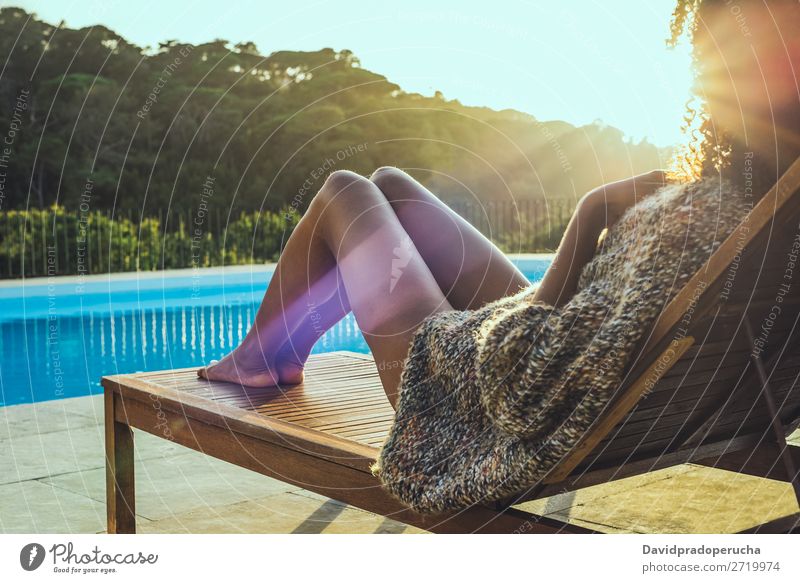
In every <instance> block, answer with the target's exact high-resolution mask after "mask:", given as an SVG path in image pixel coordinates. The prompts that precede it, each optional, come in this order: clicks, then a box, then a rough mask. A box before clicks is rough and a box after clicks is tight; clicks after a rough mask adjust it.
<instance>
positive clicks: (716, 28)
mask: <svg viewBox="0 0 800 583" xmlns="http://www.w3.org/2000/svg"><path fill="white" fill-rule="evenodd" d="M730 6H731V3H730V2H728V1H725V0H706V1H705V2H702V3H700V2H697V1H689V2H682V3H681V4H680V5H679V7H678V8H677V9H676V13H675V19H674V23H673V34H674V35H675V36H676V37H677V35H679V34H680V33H681V31H682V30H683V27H684V26H686V25H687V24H688V25H689V27H690V29H691V30H693V36H694V43H695V50H696V54H697V56H698V72H699V77H698V89H697V92H698V93H699V94H700V95H701V96H703V97H704V98H705V100H706V101H707V109H706V110H705V111H704V112H703V113H704V114H707V116H705V117H703V119H704V121H703V124H702V126H701V127H700V128H699V129H698V130H697V135H698V136H700V137H701V138H702V139H700V140H696V142H699V143H695V144H694V145H693V147H691V148H690V149H689V150H688V153H686V154H684V155H683V156H682V157H681V158H680V161H681V163H682V164H681V167H682V168H683V170H684V171H686V172H687V173H688V174H690V175H693V176H691V177H692V178H694V181H691V182H688V183H685V184H680V185H674V186H669V187H666V188H663V189H661V190H660V191H659V193H658V194H657V195H656V196H652V197H648V195H649V194H652V193H653V192H654V191H655V190H656V189H657V188H658V187H660V186H662V185H663V184H664V183H665V173H664V172H663V171H653V172H650V173H647V174H644V175H641V176H636V177H634V178H631V179H629V180H623V181H620V182H616V183H612V184H608V185H604V186H602V187H600V188H598V189H596V190H593V191H591V192H589V193H588V194H586V195H585V196H584V197H583V198H582V199H581V201H580V203H579V204H578V206H577V209H576V211H575V213H574V215H573V217H572V218H571V220H570V222H569V225H568V227H567V229H566V232H565V235H564V237H563V240H562V242H561V244H560V246H559V248H558V251H557V254H556V258H555V260H554V262H553V264H552V265H551V267H550V268H549V269H548V270H547V272H546V274H545V276H544V278H543V280H542V282H541V283H540V284H539V285H538V286H537V287H535V288H532V287H530V286H529V282H528V281H527V280H526V278H525V277H524V276H523V275H522V273H520V272H519V270H518V269H517V268H516V267H515V266H514V265H513V264H512V263H511V262H510V261H509V260H508V259H507V258H506V257H505V256H504V255H503V253H502V252H501V251H500V250H499V249H497V248H496V247H495V246H494V245H493V244H492V243H491V242H490V241H488V240H487V239H486V238H485V237H483V236H482V235H481V234H480V233H478V232H477V231H476V230H475V229H474V228H473V227H472V226H470V225H469V224H468V223H467V222H465V221H464V220H463V219H462V218H460V217H459V216H458V215H456V214H455V213H454V212H452V211H451V210H450V209H449V208H448V207H447V206H445V205H444V204H443V203H442V202H441V201H439V199H437V198H436V197H435V196H434V195H433V194H432V193H431V192H429V191H428V190H427V189H426V188H425V187H423V186H422V185H421V184H419V183H418V182H416V181H415V180H414V179H413V178H411V177H410V176H409V175H407V174H405V173H404V172H402V171H400V170H397V169H394V168H381V169H379V170H377V171H376V172H375V173H373V175H372V176H371V177H370V178H369V179H366V178H363V177H361V176H359V175H357V174H354V173H351V172H347V171H337V172H334V173H332V174H331V175H330V176H329V177H328V179H327V180H326V182H325V184H324V185H323V186H322V188H321V189H320V191H319V192H318V194H317V195H316V197H315V198H314V199H313V200H312V201H311V203H310V205H309V208H308V211H307V212H306V214H305V215H304V216H303V218H302V220H301V221H300V222H299V224H298V226H297V228H296V229H295V231H294V233H293V234H292V236H291V238H290V239H289V241H288V243H287V245H286V248H285V250H284V252H283V255H282V256H281V258H280V261H279V262H278V265H277V267H276V270H275V274H274V276H273V278H272V280H271V282H270V284H269V288H268V289H267V292H266V294H265V296H264V300H263V302H262V304H261V307H260V309H259V311H258V314H257V316H256V319H255V322H254V324H253V327H252V328H251V329H250V331H249V332H248V334H247V336H246V337H245V339H244V340H243V342H242V344H241V345H240V346H239V347H237V348H236V349H235V350H234V351H233V352H232V353H231V354H229V355H228V356H226V357H225V358H224V359H223V360H221V361H220V362H218V363H215V364H212V365H210V366H208V367H206V368H203V369H201V370H200V371H199V373H198V374H199V375H200V376H201V377H203V378H207V379H211V380H225V381H232V382H237V383H241V384H243V385H247V386H256V387H264V386H271V385H276V384H282V385H286V384H294V383H299V382H300V381H302V378H303V364H304V362H305V361H306V359H307V358H308V355H309V353H310V351H311V348H312V346H313V345H314V343H315V342H316V340H317V339H318V338H319V337H320V335H321V334H322V333H324V331H325V330H327V329H328V328H330V327H331V326H333V325H334V324H335V323H336V322H337V321H339V320H340V319H341V318H342V317H344V316H345V315H346V314H347V313H349V312H350V311H352V312H353V313H354V315H355V318H356V320H357V322H358V324H359V327H360V328H361V330H362V332H363V333H364V336H365V338H366V341H367V343H368V344H369V346H370V349H371V350H372V354H373V356H374V358H375V361H376V364H377V368H378V372H379V374H380V378H381V382H382V384H383V387H384V389H385V391H386V394H387V396H388V398H389V400H390V401H391V403H392V404H393V405H394V406H395V408H396V409H397V416H396V420H395V423H394V426H393V428H392V431H391V433H390V436H389V439H388V440H387V442H386V444H385V445H384V448H383V451H382V453H381V459H380V464H379V465H378V466H377V467H376V472H377V473H378V474H379V475H380V477H381V479H382V480H383V482H384V484H385V485H386V486H387V487H388V488H389V490H390V491H391V492H392V493H394V494H395V495H397V496H398V497H400V498H401V499H402V500H403V501H405V502H406V503H408V504H410V505H412V506H414V507H416V508H418V509H420V510H433V511H438V510H444V509H447V508H457V507H460V506H464V505H467V504H471V503H474V502H476V501H480V500H486V499H492V498H499V497H502V496H504V495H508V494H510V493H513V492H515V491H518V490H519V489H520V488H522V487H525V486H526V485H530V484H531V483H532V481H534V480H536V479H538V478H540V477H541V476H542V475H543V474H544V473H545V472H546V470H547V469H548V468H549V467H552V465H553V464H554V463H556V462H557V460H558V459H560V457H561V456H563V454H564V453H565V452H566V451H568V450H569V448H570V447H571V446H572V445H574V443H575V440H576V439H577V438H578V437H579V436H580V434H581V433H582V432H583V431H585V429H586V428H587V427H588V424H589V423H590V422H591V420H592V419H593V418H594V416H596V415H597V413H598V412H599V411H600V410H601V409H602V407H603V406H604V405H605V403H606V402H607V401H608V398H609V395H610V392H611V391H613V389H614V387H616V386H618V384H619V380H620V375H621V374H622V372H623V369H624V366H625V364H626V362H627V361H628V358H629V356H630V353H631V351H632V350H633V349H634V347H635V345H636V342H638V341H639V340H640V339H641V337H642V334H643V333H644V332H645V331H646V330H647V328H648V326H649V324H651V323H652V321H653V320H654V319H655V317H656V316H657V314H658V312H659V311H660V309H661V308H662V307H663V306H664V304H665V303H666V301H667V300H668V299H669V298H670V297H671V296H672V294H674V293H675V291H676V290H677V289H679V288H680V285H681V283H682V282H683V281H685V280H687V279H688V277H689V276H690V275H691V274H692V273H693V272H694V270H696V269H697V268H698V267H699V265H701V264H702V262H703V261H704V260H705V259H707V257H708V255H709V254H710V253H711V252H713V249H714V248H715V246H716V245H717V244H718V243H719V241H720V240H721V239H723V238H724V237H725V236H726V235H727V234H728V233H729V232H731V230H732V229H733V227H734V226H735V225H736V224H737V223H738V221H739V220H740V219H741V217H742V216H743V213H744V210H745V209H746V206H747V200H746V196H745V193H744V192H743V190H742V189H741V188H738V184H737V183H738V182H741V181H740V180H739V178H740V175H741V168H742V166H740V163H741V164H743V163H744V160H745V158H746V159H748V160H750V161H751V162H753V161H755V162H754V163H755V169H757V174H758V176H757V185H758V186H757V188H759V189H761V188H763V187H764V186H765V185H768V184H769V183H770V180H772V181H773V182H774V180H775V178H776V176H777V175H778V174H779V173H780V172H782V170H783V169H785V167H786V166H788V164H789V163H791V162H792V161H793V160H794V159H795V158H796V157H797V155H798V152H800V147H799V146H798V134H797V130H798V128H800V125H799V124H797V123H796V122H797V120H798V111H800V107H798V99H797V86H796V84H795V83H794V82H788V81H787V79H791V80H794V75H793V69H792V67H793V66H800V56H798V54H797V44H796V43H797V40H796V39H797V38H800V35H798V34H797V26H798V22H800V18H798V5H797V3H796V2H794V1H790V0H785V1H770V2H766V3H764V4H760V5H758V6H755V5H751V4H748V5H747V7H746V8H741V9H738V8H737V10H736V11H733V10H732V9H731V8H730ZM742 14H744V15H745V16H746V18H747V25H748V27H749V28H748V31H749V35H744V34H743V33H742V30H741V15H742ZM790 43H793V44H790ZM754 63H756V64H758V65H761V66H760V67H758V68H755V69H754V68H752V65H753V64H754ZM754 71H758V72H759V75H754ZM734 96H735V99H734ZM773 119H774V122H773ZM753 152H755V155H753V154H752V153H753ZM714 176H716V180H715V179H714ZM720 178H723V179H724V182H720ZM721 190H724V191H725V200H724V204H722V205H721V204H720V197H719V195H720V191H721ZM765 190H766V189H765V188H764V189H763V190H760V193H763V192H764V191H765ZM645 197H648V198H647V199H646V200H644V202H643V203H642V204H637V203H638V202H640V201H642V200H643V199H645ZM634 206H635V208H634V209H631V207H634ZM609 227H611V229H610V231H609V235H608V236H607V237H606V239H605V242H604V243H603V245H602V246H600V247H598V237H599V236H600V234H601V233H602V232H603V231H604V230H605V229H607V228H609Z"/></svg>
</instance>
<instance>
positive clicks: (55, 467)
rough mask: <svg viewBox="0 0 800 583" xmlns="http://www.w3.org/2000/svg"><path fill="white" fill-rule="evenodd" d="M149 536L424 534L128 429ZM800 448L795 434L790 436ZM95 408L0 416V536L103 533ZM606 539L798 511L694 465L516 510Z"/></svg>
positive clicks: (788, 498) (756, 487)
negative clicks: (131, 433) (586, 528)
mask: <svg viewBox="0 0 800 583" xmlns="http://www.w3.org/2000/svg"><path fill="white" fill-rule="evenodd" d="M135 433H136V435H135V443H136V448H135V449H136V488H137V500H136V505H137V508H136V510H137V515H138V528H139V531H140V532H146V533H170V532H183V533H228V532H230V533H320V532H322V533H421V532H423V531H421V530H419V529H416V528H413V527H409V526H406V525H404V524H400V523H398V522H395V521H393V520H390V519H386V518H384V517H381V516H376V515H374V514H371V513H369V512H364V511H362V510H359V509H356V508H353V507H351V506H347V505H345V504H341V503H339V502H336V501H334V500H330V499H328V498H325V497H323V496H319V495H317V494H314V493H312V492H309V491H306V490H303V489H301V488H297V487H294V486H290V485H288V484H284V483H282V482H279V481H277V480H273V479H271V478H267V477H264V476H261V475H258V474H255V473H253V472H250V471H248V470H245V469H242V468H238V467H236V466H233V465H231V464H228V463H225V462H221V461H218V460H215V459H213V458H210V457H208V456H205V455H203V454H200V453H197V452H194V451H191V450H189V449H186V448H183V447H181V446H179V445H175V444H172V443H170V442H167V441H165V440H162V439H159V438H157V437H153V436H151V435H149V434H146V433H143V432H141V431H138V430H136V431H135ZM792 441H793V443H795V444H796V445H800V432H799V433H795V434H794V435H793V436H792ZM104 497H105V469H104V451H103V401H102V397H101V396H94V397H79V398H74V399H63V400H60V401H49V402H44V403H36V404H33V405H16V406H11V407H0V532H2V533H95V532H104V529H105V503H104ZM525 507H526V508H529V509H531V510H534V511H536V512H539V513H544V514H547V515H549V516H553V517H556V518H558V519H560V520H564V521H569V522H571V523H574V524H580V525H584V526H590V527H591V528H594V529H596V530H601V531H605V532H644V533H647V532H650V533H656V532H723V533H724V532H734V531H737V530H741V529H744V528H748V527H750V526H753V525H755V524H757V523H759V522H763V521H765V520H770V519H773V518H778V517H781V516H785V515H788V514H791V513H793V512H797V502H796V501H795V498H794V495H793V493H792V490H791V487H790V486H789V485H788V484H783V483H780V482H775V481H771V480H763V479H759V478H752V477H748V476H740V475H738V474H734V473H730V472H725V471H722V470H714V469H709V468H703V467H700V466H695V465H691V464H687V465H681V466H677V467H674V468H669V469H666V470H661V471H658V472H654V473H651V474H648V475H645V476H639V477H635V478H629V479H626V480H619V481H616V482H612V483H609V484H603V485H600V486H595V487H592V488H587V489H584V490H580V491H578V492H573V493H567V494H560V495H557V496H553V497H551V498H547V499H543V500H537V501H534V502H529V503H526V504H525Z"/></svg>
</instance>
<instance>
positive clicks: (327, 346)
mask: <svg viewBox="0 0 800 583" xmlns="http://www.w3.org/2000/svg"><path fill="white" fill-rule="evenodd" d="M516 263H517V264H518V265H519V266H520V269H521V270H522V271H523V272H524V273H525V275H526V276H527V277H528V278H529V279H530V280H531V281H538V280H539V279H541V277H542V275H543V274H544V270H545V269H546V268H547V266H548V265H549V263H550V258H548V257H537V258H524V259H519V260H517V261H516ZM271 274H272V271H271V268H268V267H247V268H246V269H241V268H238V269H237V268H234V269H227V270H225V271H224V273H223V271H222V270H218V269H208V270H196V271H191V270H186V271H182V272H178V273H176V272H172V273H170V272H164V273H163V274H157V275H156V276H153V275H148V276H147V277H137V276H136V275H135V274H121V275H111V276H108V277H104V278H99V279H98V278H84V279H83V280H79V279H76V278H67V279H65V278H57V277H56V278H50V279H37V280H29V281H27V282H24V283H22V282H14V283H13V284H11V285H6V286H0V406H4V405H16V404H19V403H31V402H36V401H47V400H51V399H61V398H65V397H76V396H81V395H89V394H93V393H99V392H101V391H102V389H101V387H100V383H99V381H100V377H101V376H103V375H106V374H116V373H127V372H138V371H148V370H162V369H172V368H182V367H190V366H199V365H202V364H204V363H207V362H208V361H209V360H211V359H219V358H220V357H221V356H223V355H224V354H227V353H228V352H230V351H231V349H233V348H234V347H235V346H237V345H238V344H239V342H240V341H241V339H242V337H243V336H244V334H245V333H246V332H247V329H248V328H249V326H250V323H251V322H252V321H253V316H254V315H255V313H256V309H257V308H258V304H259V302H260V301H261V297H262V296H263V294H264V290H265V289H266V285H267V283H268V281H269V277H270V275H271ZM333 350H353V351H357V352H369V348H368V347H367V344H366V343H365V342H364V338H363V337H362V336H361V333H360V332H359V330H358V326H357V325H356V322H355V319H354V318H353V317H352V315H350V316H348V317H347V318H345V319H344V320H342V321H341V322H340V323H339V324H337V325H336V326H335V327H334V328H333V329H331V330H329V331H328V332H327V333H326V334H325V335H324V336H323V337H322V338H321V339H320V340H319V342H318V343H317V344H316V346H315V347H314V352H330V351H333Z"/></svg>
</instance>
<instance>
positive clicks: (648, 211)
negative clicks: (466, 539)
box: [373, 179, 748, 512]
mask: <svg viewBox="0 0 800 583" xmlns="http://www.w3.org/2000/svg"><path fill="white" fill-rule="evenodd" d="M747 204H748V201H747V200H746V197H745V195H744V194H742V193H741V191H740V190H738V189H736V188H734V187H733V186H732V185H730V184H728V183H725V182H720V181H719V180H716V181H714V180H712V179H705V180H702V181H699V182H695V183H691V184H684V185H670V186H666V187H664V188H662V189H660V190H659V191H657V192H656V193H655V194H653V195H651V196H649V197H647V198H646V199H644V200H643V201H642V202H641V203H640V204H637V205H636V207H634V208H631V209H629V210H628V212H626V213H625V214H624V215H623V216H622V218H621V219H620V220H619V221H618V222H617V224H616V225H615V226H614V227H612V228H611V229H610V230H609V232H608V233H607V236H606V237H605V240H604V242H603V244H602V246H601V248H600V249H599V250H598V252H597V254H596V255H595V257H594V258H593V259H592V261H591V262H589V263H588V264H587V265H586V266H585V267H584V269H583V271H582V272H581V276H580V279H579V283H578V289H577V292H576V294H575V295H574V296H573V298H572V299H571V300H570V301H569V302H568V303H567V304H565V305H563V306H561V307H558V308H554V307H552V306H549V305H546V304H543V303H540V302H535V301H533V292H534V288H533V287H531V288H528V289H525V290H523V291H521V292H519V293H517V294H516V295H513V296H510V297H506V298H503V299H500V300H498V301H495V302H493V303H490V304H487V305H485V306H483V307H481V308H479V309H476V310H466V311H449V312H444V313H439V314H436V315H434V316H431V317H429V318H428V319H427V320H426V321H424V322H423V324H422V325H421V326H420V328H419V329H418V330H417V332H416V333H415V336H414V339H413V342H412V345H411V348H410V351H409V355H408V359H407V361H406V364H405V369H404V372H403V376H402V380H401V385H400V395H399V399H398V406H397V411H396V416H395V420H394V423H393V426H392V428H391V431H390V433H389V436H388V438H387V440H386V442H385V443H384V445H383V447H382V450H381V453H380V457H379V459H378V461H377V463H376V464H375V466H374V467H373V472H374V473H375V474H376V475H377V476H379V477H380V479H381V481H382V483H383V485H384V487H385V488H386V489H387V490H388V491H389V492H390V493H391V494H393V495H394V496H396V497H397V498H399V499H400V500H401V501H402V502H404V503H405V504H407V505H409V506H411V507H413V508H414V509H416V510H417V511H420V512H439V511H445V510H452V509H458V508H463V507H466V506H469V505H472V504H475V503H486V502H490V501H493V500H499V499H502V498H505V497H508V496H511V495H513V494H518V493H520V492H522V491H524V490H526V489H527V488H529V487H531V486H532V485H534V484H536V483H537V482H538V481H539V480H541V478H542V477H543V476H544V475H545V474H546V473H547V472H548V470H550V469H551V468H552V467H553V466H554V465H556V464H557V463H558V462H559V460H561V459H562V458H563V457H564V456H565V454H567V453H568V452H569V451H570V449H571V448H572V447H573V446H574V445H575V444H576V442H577V441H578V440H579V438H580V437H581V436H582V435H583V434H584V433H585V432H586V430H587V429H588V428H589V426H590V424H591V423H592V422H593V421H594V419H595V418H596V417H597V416H598V414H599V413H600V412H601V411H602V409H603V408H604V406H605V405H606V404H607V403H608V401H609V400H610V398H611V397H612V396H613V394H614V392H615V390H616V389H617V388H618V387H619V385H620V381H621V378H622V374H623V372H624V370H625V367H626V364H627V363H628V361H629V358H630V356H631V354H632V352H633V350H634V349H635V347H636V346H637V344H638V343H639V342H640V340H642V338H643V335H644V334H646V333H647V332H648V331H649V330H650V329H651V327H652V325H653V323H654V322H655V320H656V318H657V316H658V314H659V313H660V312H661V310H662V309H663V308H664V306H665V305H666V303H667V302H668V301H669V300H670V299H671V298H672V297H673V296H674V295H675V294H676V293H677V292H678V291H679V290H680V289H681V287H682V286H683V285H684V284H685V283H686V282H687V281H688V280H689V278H690V277H691V276H692V275H693V274H694V273H695V271H696V270H697V269H698V268H699V267H700V266H702V265H703V264H704V262H705V261H706V260H707V259H708V258H709V256H710V255H711V254H712V253H713V251H714V250H715V249H716V247H717V246H718V245H719V244H720V243H721V242H722V241H723V240H724V239H725V238H726V237H727V236H728V235H729V234H730V233H731V232H732V231H733V229H734V227H735V226H736V225H737V224H738V223H739V222H740V220H741V219H742V218H743V217H744V215H745V214H746V211H747V209H748V206H747Z"/></svg>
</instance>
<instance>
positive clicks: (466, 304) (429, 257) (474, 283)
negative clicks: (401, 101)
mask: <svg viewBox="0 0 800 583" xmlns="http://www.w3.org/2000/svg"><path fill="white" fill-rule="evenodd" d="M370 180H371V181H372V182H374V183H375V184H376V185H377V186H378V188H380V189H381V191H382V192H383V194H384V196H386V198H387V200H388V201H389V203H390V204H391V205H392V208H393V209H394V212H395V213H396V214H397V218H398V219H400V223H401V224H402V225H403V228H404V229H405V230H406V232H408V234H409V236H410V237H411V239H412V240H413V241H414V245H415V246H416V248H417V249H418V250H419V253H420V255H422V258H423V259H424V260H425V263H426V264H427V265H428V268H429V269H430V270H431V273H432V274H433V276H434V277H435V278H436V281H437V283H438V284H439V287H440V288H441V289H442V291H443V292H444V294H445V296H446V297H447V299H448V301H449V302H450V304H451V305H452V306H453V307H454V308H456V309H460V310H463V309H474V308H477V307H480V306H482V305H484V304H486V303H488V302H490V301H493V300H496V299H499V298H502V297H505V296H507V295H510V294H512V293H515V292H517V291H519V290H520V289H522V288H524V287H526V286H528V285H530V282H529V281H528V280H527V278H526V277H525V276H524V275H523V274H522V272H520V270H519V269H517V267H516V266H515V265H514V264H513V263H511V261H510V260H509V259H508V257H506V256H505V255H504V254H503V252H502V251H500V249H498V248H497V246H495V245H494V243H492V242H491V241H490V240H489V239H487V238H486V237H484V236H483V235H482V234H481V233H480V232H479V231H478V230H477V229H476V228H475V227H473V226H472V225H470V224H469V223H468V222H467V221H466V220H464V219H463V218H462V217H460V216H459V215H458V214H457V213H456V212H454V211H453V210H452V209H451V208H449V207H448V206H447V205H446V204H444V203H443V202H442V201H441V200H439V199H438V198H437V197H436V196H435V195H434V194H433V193H431V192H430V191H429V190H428V189H427V188H425V187H424V186H422V184H420V183H419V182H417V181H416V180H414V179H413V178H412V177H411V176H409V175H408V174H406V173H405V172H403V171H402V170H398V169H397V168H391V167H384V168H379V169H378V170H376V171H375V172H374V173H373V174H372V177H371V178H370Z"/></svg>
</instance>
